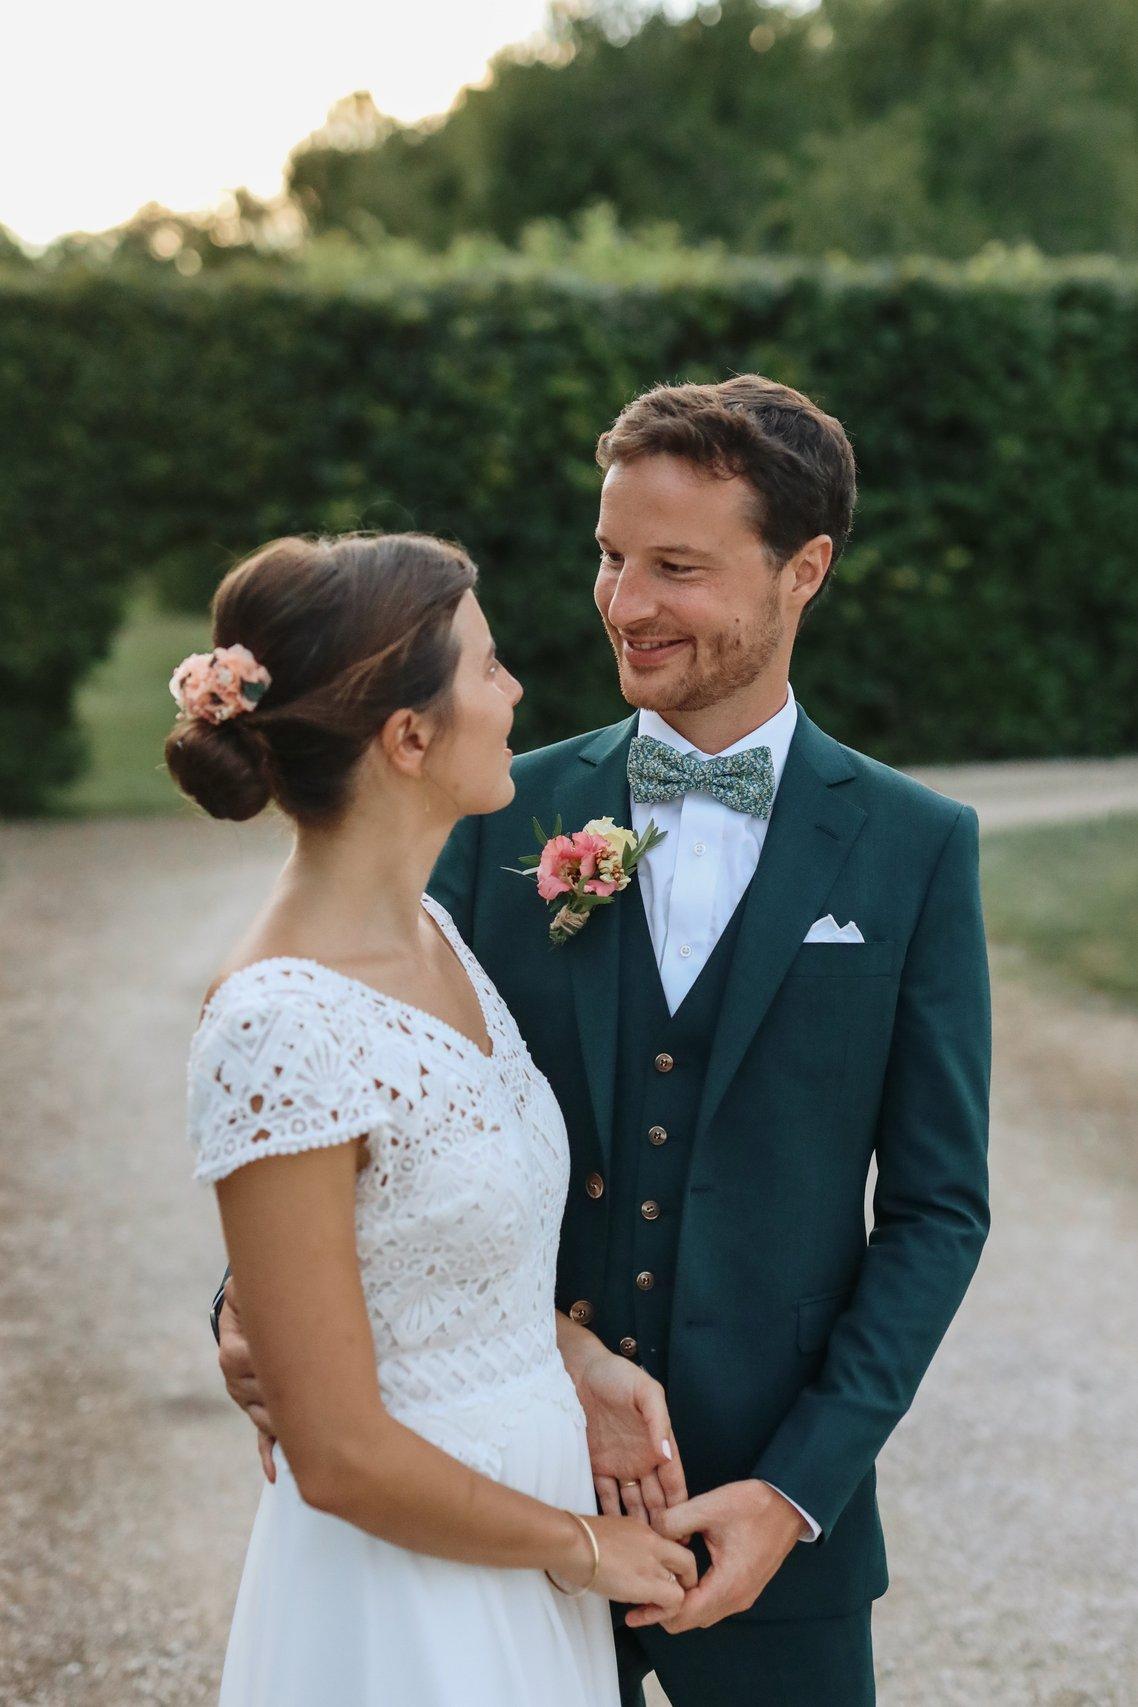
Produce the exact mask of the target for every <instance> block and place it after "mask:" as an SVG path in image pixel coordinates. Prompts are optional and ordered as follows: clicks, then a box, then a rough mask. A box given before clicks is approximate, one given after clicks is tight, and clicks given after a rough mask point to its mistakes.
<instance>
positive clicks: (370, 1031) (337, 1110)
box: [188, 962, 413, 1181]
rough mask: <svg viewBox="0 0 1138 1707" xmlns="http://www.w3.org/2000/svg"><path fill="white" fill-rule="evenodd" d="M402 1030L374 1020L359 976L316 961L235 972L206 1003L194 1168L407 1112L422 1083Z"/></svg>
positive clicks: (194, 1049) (326, 1141) (329, 1136)
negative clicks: (415, 1085)
mask: <svg viewBox="0 0 1138 1707" xmlns="http://www.w3.org/2000/svg"><path fill="white" fill-rule="evenodd" d="M391 1035H392V1034H391V1033H390V1032H389V1031H386V1030H385V1028H384V1027H382V1025H380V1026H376V1025H375V1024H374V1023H373V1024H372V1025H369V1024H368V1015H366V1014H364V1013H363V1012H361V1008H360V1003H359V1000H358V996H354V995H353V992H352V989H351V986H350V984H345V983H343V982H340V983H337V982H336V981H335V980H334V977H333V975H331V974H329V973H328V972H327V970H326V969H325V968H321V967H318V966H316V965H315V964H312V965H311V966H309V965H307V964H300V963H295V962H293V963H290V964H287V965H286V964H284V963H281V962H264V963H261V964H258V965H255V966H251V967H246V968H244V969H243V970H242V971H240V972H236V973H234V974H233V975H232V976H231V977H229V978H227V979H226V981H225V982H224V983H223V984H222V985H221V986H220V988H219V990H218V991H217V992H216V994H215V995H214V997H213V998H212V1000H211V1001H210V1002H209V1003H208V1004H207V1006H206V1009H205V1012H204V1014H203V1015H202V1019H201V1022H200V1024H199V1026H198V1029H197V1031H196V1032H195V1033H194V1039H193V1044H192V1046H191V1050H190V1062H189V1086H188V1090H189V1113H188V1128H189V1137H190V1142H191V1145H192V1146H193V1149H194V1155H195V1166H194V1177H195V1179H199V1180H206V1181H214V1180H219V1179H224V1178H225V1176H226V1175H227V1174H230V1173H233V1172H234V1171H235V1169H237V1168H240V1167H244V1166H245V1164H246V1163H247V1162H253V1161H256V1160H257V1159H258V1158H259V1157H262V1156H290V1155H295V1154H297V1152H299V1151H301V1150H318V1149H323V1148H325V1147H327V1146H328V1145H330V1144H345V1143H348V1142H349V1141H350V1140H351V1139H354V1138H358V1137H361V1136H363V1135H366V1134H369V1133H372V1132H375V1131H376V1130H378V1129H380V1128H382V1127H385V1126H387V1125H389V1124H390V1123H391V1122H392V1121H393V1120H394V1119H398V1118H405V1111H406V1110H407V1109H408V1108H409V1106H410V1103H409V1099H408V1098H407V1097H406V1096H405V1095H404V1093H403V1091H402V1089H401V1086H402V1085H405V1084H408V1083H411V1082H413V1081H411V1080H410V1079H409V1078H408V1064H407V1063H406V1062H403V1061H401V1060H400V1059H399V1055H400V1053H401V1052H400V1051H399V1049H398V1047H397V1046H395V1045H394V1044H392V1045H391V1046H386V1045H385V1042H384V1040H385V1039H390V1038H391Z"/></svg>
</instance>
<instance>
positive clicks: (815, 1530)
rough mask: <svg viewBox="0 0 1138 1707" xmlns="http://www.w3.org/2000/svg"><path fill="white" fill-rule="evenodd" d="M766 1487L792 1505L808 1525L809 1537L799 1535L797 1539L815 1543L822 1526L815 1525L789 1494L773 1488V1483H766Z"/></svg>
mask: <svg viewBox="0 0 1138 1707" xmlns="http://www.w3.org/2000/svg"><path fill="white" fill-rule="evenodd" d="M766 1486H767V1487H768V1488H774V1491H775V1493H776V1494H781V1495H782V1498H783V1499H784V1500H785V1501H786V1502H787V1504H788V1505H792V1506H793V1507H794V1509H795V1511H796V1512H797V1513H798V1515H799V1517H801V1518H802V1519H803V1520H804V1521H805V1522H806V1523H808V1524H809V1525H810V1533H809V1535H800V1536H799V1537H798V1539H799V1541H806V1542H810V1541H817V1539H818V1537H819V1535H821V1533H822V1525H821V1524H820V1523H815V1522H814V1519H813V1518H812V1517H811V1515H810V1513H809V1512H808V1511H803V1509H802V1507H801V1506H800V1505H799V1503H798V1501H797V1500H792V1499H791V1497H790V1495H789V1494H784V1493H783V1492H782V1489H781V1488H775V1486H774V1483H773V1482H768V1483H767V1484H766Z"/></svg>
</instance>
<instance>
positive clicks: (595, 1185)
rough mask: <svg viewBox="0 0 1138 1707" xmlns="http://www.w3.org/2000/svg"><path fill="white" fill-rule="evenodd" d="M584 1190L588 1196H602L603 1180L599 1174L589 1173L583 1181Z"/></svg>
mask: <svg viewBox="0 0 1138 1707" xmlns="http://www.w3.org/2000/svg"><path fill="white" fill-rule="evenodd" d="M585 1190H586V1191H587V1192H588V1194H589V1196H590V1197H603V1196H604V1194H605V1182H604V1180H603V1179H602V1178H601V1176H600V1174H590V1175H589V1177H588V1179H587V1180H586V1181H585Z"/></svg>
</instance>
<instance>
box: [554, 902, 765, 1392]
mask: <svg viewBox="0 0 1138 1707" xmlns="http://www.w3.org/2000/svg"><path fill="white" fill-rule="evenodd" d="M741 917H742V904H740V906H739V907H737V908H736V910H735V914H734V916H733V917H732V919H731V920H730V922H729V923H728V925H727V927H726V929H725V930H724V932H723V934H722V936H721V937H720V939H719V941H718V942H717V943H716V945H715V948H714V950H713V952H712V953H711V955H710V956H709V957H708V960H707V964H706V965H705V966H704V967H703V968H702V970H701V972H700V975H699V977H698V978H697V979H696V981H695V983H694V984H693V985H692V987H691V989H690V990H689V991H688V993H687V995H686V996H685V998H684V1000H683V1002H682V1003H681V1004H680V1006H679V1008H678V1009H677V1010H676V1012H675V1014H674V1015H670V1014H669V1012H668V1004H667V1001H666V999H665V996H664V989H663V986H662V984H661V982H660V975H659V972H658V970H657V967H656V955H655V951H654V949H653V946H652V938H651V934H650V932H649V929H648V920H647V918H646V917H645V913H644V905H643V896H642V894H641V893H640V892H639V891H636V892H635V893H634V894H630V895H629V896H628V904H627V906H624V907H622V908H621V911H620V920H619V927H620V933H621V951H620V1006H619V1017H618V1020H617V1031H618V1041H617V1075H616V1097H615V1100H614V1105H613V1151H612V1164H611V1169H610V1177H609V1180H608V1181H607V1182H605V1181H604V1180H603V1179H602V1177H601V1176H600V1175H596V1176H595V1177H594V1183H593V1189H594V1190H596V1189H597V1182H598V1181H600V1183H601V1187H602V1194H601V1196H600V1197H599V1198H597V1199H595V1200H594V1201H596V1203H597V1206H598V1209H602V1207H603V1209H604V1212H603V1215H602V1217H601V1218H600V1219H601V1221H602V1226H603V1230H602V1231H600V1232H598V1233H593V1232H592V1231H591V1230H590V1234H589V1237H588V1238H587V1239H586V1240H585V1243H584V1248H583V1249H582V1250H581V1251H580V1252H579V1253H578V1252H577V1251H576V1250H575V1249H574V1245H573V1244H572V1243H570V1242H569V1241H568V1240H563V1241H562V1251H561V1265H562V1273H563V1275H565V1276H566V1277H569V1276H571V1274H572V1270H573V1263H574V1259H575V1258H576V1257H577V1256H578V1255H579V1256H580V1258H581V1259H582V1261H581V1272H582V1274H586V1273H588V1260H589V1256H590V1254H591V1252H592V1250H593V1248H594V1246H595V1244H596V1242H597V1241H598V1239H599V1240H600V1241H601V1242H602V1243H603V1244H604V1247H605V1270H604V1282H603V1286H602V1289H601V1293H600V1297H599V1299H598V1308H597V1312H596V1317H595V1320H594V1321H593V1322H592V1324H591V1325H592V1327H593V1331H594V1332H595V1333H598V1334H599V1335H600V1336H601V1338H602V1339H603V1340H604V1341H605V1343H606V1345H608V1346H609V1347H610V1349H612V1350H613V1351H618V1350H619V1351H621V1352H623V1354H624V1355H625V1356H631V1357H635V1358H636V1359H637V1361H638V1362H640V1363H642V1364H643V1365H644V1367H645V1369H647V1370H648V1372H649V1374H651V1375H654V1376H655V1377H656V1378H657V1380H659V1381H664V1382H665V1383H666V1381H667V1355H668V1336H669V1333H670V1331H671V1319H672V1296H673V1288H674V1282H675V1271H676V1250H677V1246H678V1243H679V1230H680V1218H681V1215H682V1214H683V1207H684V1202H685V1197H686V1191H687V1172H688V1164H689V1162H690V1159H691V1152H692V1139H693V1136H694V1132H695V1122H696V1116H697V1114H698V1112H699V1104H700V1100H701V1098H702V1095H703V1088H704V1079H705V1077H706V1073H707V1059H708V1053H709V1051H710V1048H711V1041H712V1038H713V1036H714V1033H715V1025H716V1021H717V1019H718V1015H719V1009H720V1006H721V1004H722V1000H723V990H724V985H725V983H726V978H727V973H728V971H729V969H730V965H731V955H732V951H733V948H734V944H735V940H736V938H737V936H738V934H739V921H740V919H741ZM579 1236H580V1235H579V1234H578V1237H579ZM568 1284H569V1286H570V1287H571V1285H572V1281H571V1279H569V1280H568Z"/></svg>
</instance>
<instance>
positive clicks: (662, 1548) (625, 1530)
mask: <svg viewBox="0 0 1138 1707" xmlns="http://www.w3.org/2000/svg"><path fill="white" fill-rule="evenodd" d="M586 1521H587V1522H588V1524H589V1526H590V1528H591V1529H592V1531H593V1534H594V1535H595V1536H596V1538H597V1547H598V1549H599V1551H600V1557H601V1564H600V1570H599V1571H598V1573H597V1580H596V1582H595V1583H594V1584H593V1588H594V1590H595V1592H596V1593H597V1594H602V1595H604V1597H605V1599H606V1600H615V1601H618V1602H620V1603H622V1604H624V1605H629V1606H632V1607H635V1608H636V1609H637V1611H638V1612H640V1613H645V1612H648V1611H650V1610H651V1609H653V1608H660V1607H663V1608H666V1609H668V1610H667V1611H666V1613H665V1616H670V1617H675V1615H676V1613H677V1612H678V1611H679V1609H680V1607H681V1606H682V1605H683V1601H684V1594H685V1592H686V1591H687V1590H688V1589H691V1588H694V1587H695V1586H696V1583H697V1581H698V1579H699V1573H698V1570H697V1568H696V1562H695V1557H694V1555H693V1554H692V1553H690V1552H689V1551H688V1549H687V1548H686V1547H683V1546H681V1545H680V1543H679V1542H678V1541H669V1540H668V1539H667V1537H666V1536H663V1535H658V1534H657V1533H656V1531H655V1530H654V1529H649V1528H648V1527H647V1525H646V1524H643V1523H636V1522H634V1521H633V1520H632V1519H630V1518H627V1517H588V1518H587V1519H586ZM585 1548H586V1543H585V1540H584V1538H583V1537H582V1540H581V1547H580V1558H579V1559H577V1558H576V1556H575V1558H574V1568H573V1577H572V1582H573V1586H575V1587H576V1586H580V1585H582V1584H584V1583H586V1582H588V1580H589V1578H590V1577H591V1575H592V1569H593V1561H592V1558H591V1556H589V1555H588V1554H586V1551H585ZM559 1580H560V1581H562V1582H564V1583H565V1584H566V1586H568V1582H569V1577H568V1574H566V1575H564V1576H562V1577H560V1578H559ZM644 1621H645V1622H652V1623H657V1622H660V1620H659V1619H656V1618H652V1619H647V1620H644Z"/></svg>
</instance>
